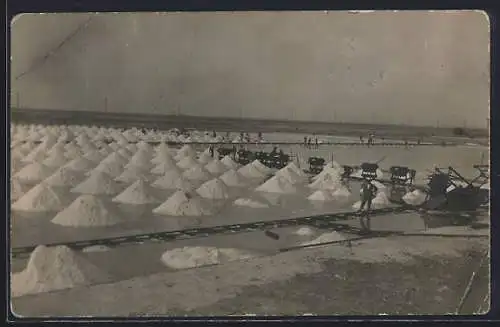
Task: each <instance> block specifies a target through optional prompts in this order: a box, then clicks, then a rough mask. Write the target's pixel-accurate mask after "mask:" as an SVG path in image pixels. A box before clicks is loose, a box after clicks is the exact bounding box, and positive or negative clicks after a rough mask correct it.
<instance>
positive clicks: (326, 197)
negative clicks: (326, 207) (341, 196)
mask: <svg viewBox="0 0 500 327" xmlns="http://www.w3.org/2000/svg"><path fill="white" fill-rule="evenodd" d="M307 199H308V200H311V201H331V200H332V195H331V194H330V192H328V191H325V190H317V191H316V192H314V193H313V194H311V195H310V196H309V197H308V198H307Z"/></svg>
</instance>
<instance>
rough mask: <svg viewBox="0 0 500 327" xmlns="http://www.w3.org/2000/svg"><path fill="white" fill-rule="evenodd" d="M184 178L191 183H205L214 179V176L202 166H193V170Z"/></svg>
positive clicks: (185, 173) (185, 174)
mask: <svg viewBox="0 0 500 327" xmlns="http://www.w3.org/2000/svg"><path fill="white" fill-rule="evenodd" d="M182 176H184V177H186V178H187V179H189V180H190V181H200V182H204V181H207V180H209V179H210V178H212V175H210V173H209V172H208V171H207V170H206V169H205V168H203V167H202V166H200V165H196V166H193V167H192V168H190V169H188V170H186V171H185V172H184V173H183V174H182Z"/></svg>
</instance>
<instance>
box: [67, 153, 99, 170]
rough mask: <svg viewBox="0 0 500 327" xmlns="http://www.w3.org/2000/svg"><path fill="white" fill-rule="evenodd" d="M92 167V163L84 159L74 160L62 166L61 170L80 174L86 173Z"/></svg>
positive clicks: (93, 165)
mask: <svg viewBox="0 0 500 327" xmlns="http://www.w3.org/2000/svg"><path fill="white" fill-rule="evenodd" d="M94 167H95V163H94V162H93V161H90V160H88V159H85V158H84V157H81V158H75V159H73V160H71V161H70V162H68V163H67V164H66V165H64V166H63V168H69V169H71V170H74V171H80V172H85V171H88V170H90V169H93V168H94Z"/></svg>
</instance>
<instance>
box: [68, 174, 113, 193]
mask: <svg viewBox="0 0 500 327" xmlns="http://www.w3.org/2000/svg"><path fill="white" fill-rule="evenodd" d="M121 189H122V188H121V186H120V185H118V184H117V183H116V182H115V181H114V180H113V178H112V177H111V176H110V175H108V174H106V173H104V172H101V171H96V172H94V173H92V174H91V175H90V176H89V178H87V179H86V180H84V181H83V182H81V183H80V184H78V185H77V186H75V187H74V188H72V189H71V192H73V193H83V194H94V195H100V194H107V195H115V194H117V193H118V192H120V191H121Z"/></svg>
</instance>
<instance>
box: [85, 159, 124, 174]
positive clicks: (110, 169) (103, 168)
mask: <svg viewBox="0 0 500 327" xmlns="http://www.w3.org/2000/svg"><path fill="white" fill-rule="evenodd" d="M123 171H124V169H123V167H122V165H121V164H119V163H114V164H112V163H104V162H101V163H100V164H99V165H97V167H95V168H94V169H92V170H91V171H89V172H87V173H86V175H87V176H90V175H92V174H93V173H95V172H103V173H106V174H108V175H109V176H111V177H114V178H117V177H118V176H120V175H121V174H122V173H123Z"/></svg>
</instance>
